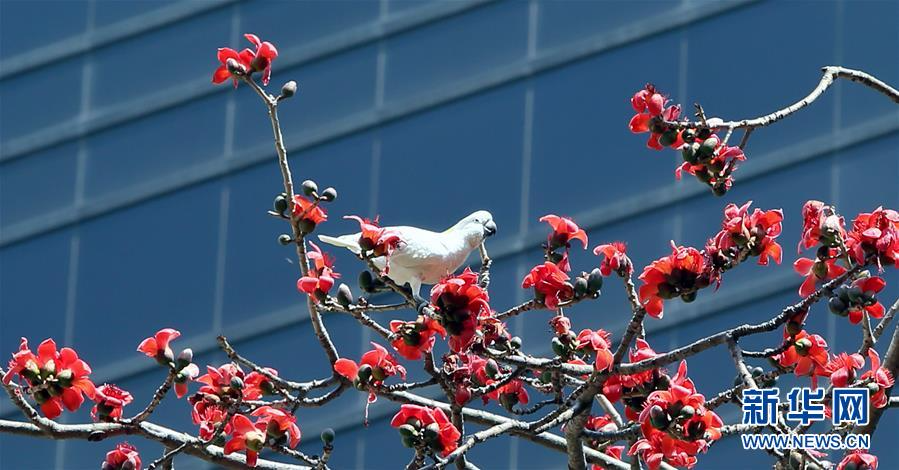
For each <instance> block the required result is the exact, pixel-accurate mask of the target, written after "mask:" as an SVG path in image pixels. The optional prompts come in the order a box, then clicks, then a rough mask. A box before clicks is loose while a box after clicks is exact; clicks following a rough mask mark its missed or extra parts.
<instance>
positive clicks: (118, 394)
mask: <svg viewBox="0 0 899 470" xmlns="http://www.w3.org/2000/svg"><path fill="white" fill-rule="evenodd" d="M93 399H94V401H95V402H97V404H96V405H94V408H93V409H92V410H91V418H93V420H94V421H116V420H118V419H121V418H122V407H124V406H125V405H127V404H129V403H131V402H132V401H133V400H134V397H132V396H131V394H130V393H128V392H127V391H125V390H122V389H121V388H119V387H116V386H115V385H112V384H103V385H101V386H99V387H97V389H96V393H95V394H94V397H93Z"/></svg>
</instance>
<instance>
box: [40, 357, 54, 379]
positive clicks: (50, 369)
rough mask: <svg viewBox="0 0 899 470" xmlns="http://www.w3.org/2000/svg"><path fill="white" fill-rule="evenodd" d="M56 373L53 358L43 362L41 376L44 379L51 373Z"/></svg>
mask: <svg viewBox="0 0 899 470" xmlns="http://www.w3.org/2000/svg"><path fill="white" fill-rule="evenodd" d="M55 373H56V362H55V361H54V360H53V359H50V360H49V361H47V362H45V363H44V366H43V367H41V378H44V379H46V378H47V377H50V376H51V375H53V374H55Z"/></svg>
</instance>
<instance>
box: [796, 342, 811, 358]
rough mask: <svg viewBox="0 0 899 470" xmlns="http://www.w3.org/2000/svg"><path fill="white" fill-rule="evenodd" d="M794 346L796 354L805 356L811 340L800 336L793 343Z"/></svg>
mask: <svg viewBox="0 0 899 470" xmlns="http://www.w3.org/2000/svg"><path fill="white" fill-rule="evenodd" d="M794 347H795V348H796V353H797V354H799V355H800V356H806V355H808V352H809V349H811V347H812V341H811V340H810V339H808V338H802V339H800V340H799V341H796V343H794Z"/></svg>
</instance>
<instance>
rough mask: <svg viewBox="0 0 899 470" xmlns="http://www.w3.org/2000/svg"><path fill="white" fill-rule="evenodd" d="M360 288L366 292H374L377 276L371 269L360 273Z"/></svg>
mask: <svg viewBox="0 0 899 470" xmlns="http://www.w3.org/2000/svg"><path fill="white" fill-rule="evenodd" d="M359 288H360V289H362V290H363V291H365V292H368V293H372V292H374V290H375V278H374V276H372V275H371V272H370V271H362V272H361V273H359Z"/></svg>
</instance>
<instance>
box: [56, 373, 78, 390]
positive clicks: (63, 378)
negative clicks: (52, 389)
mask: <svg viewBox="0 0 899 470" xmlns="http://www.w3.org/2000/svg"><path fill="white" fill-rule="evenodd" d="M74 378H75V376H74V374H72V371H71V370H69V369H64V370H62V371H60V372H59V374H58V375H57V376H56V381H57V382H58V383H59V385H60V386H61V387H63V388H69V387H71V386H72V379H74Z"/></svg>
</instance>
